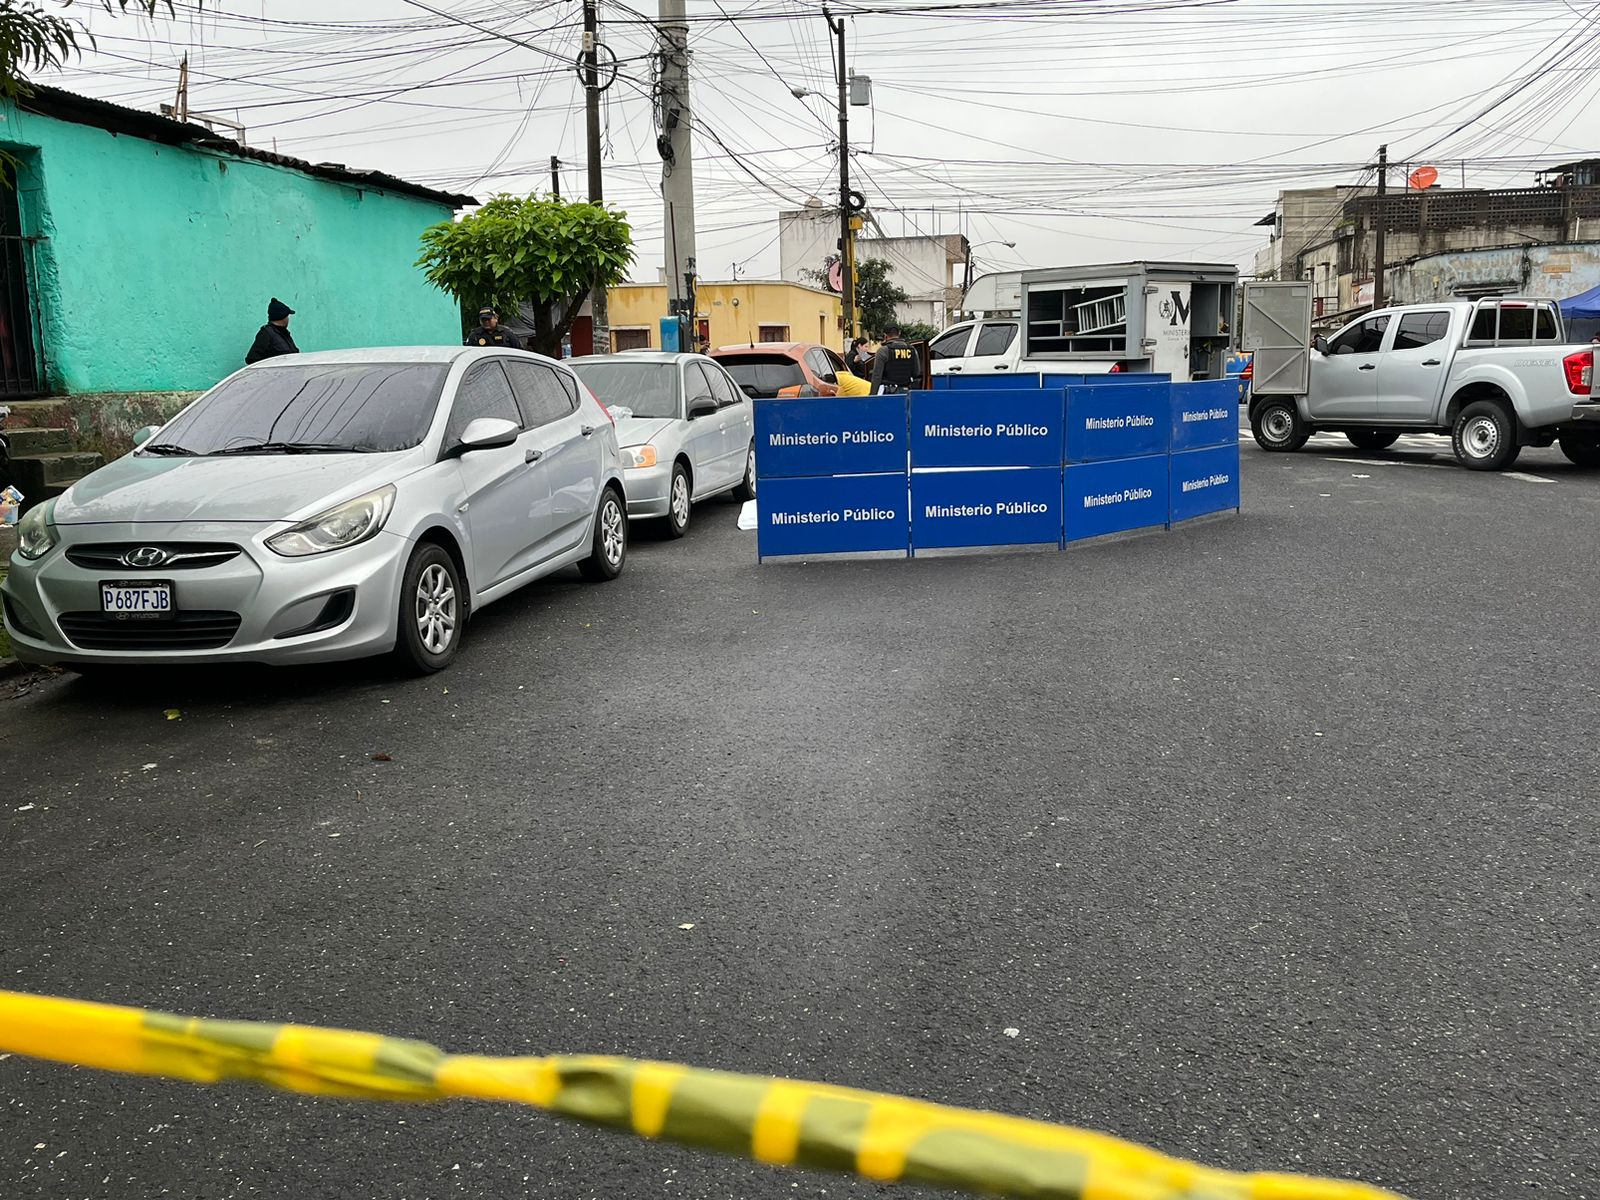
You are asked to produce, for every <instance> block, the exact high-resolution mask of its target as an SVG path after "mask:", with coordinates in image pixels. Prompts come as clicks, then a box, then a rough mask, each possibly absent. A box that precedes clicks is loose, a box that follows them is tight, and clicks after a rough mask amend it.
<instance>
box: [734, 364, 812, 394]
mask: <svg viewBox="0 0 1600 1200" xmlns="http://www.w3.org/2000/svg"><path fill="white" fill-rule="evenodd" d="M717 361H718V362H719V363H721V364H722V365H723V366H724V367H725V368H727V371H728V374H729V375H732V376H733V381H734V382H735V383H737V384H738V385H739V386H740V387H741V388H743V389H744V394H745V395H747V396H752V397H766V398H768V399H770V398H772V397H774V396H776V395H777V394H778V393H779V392H781V391H783V389H784V388H793V387H804V386H805V385H806V373H805V369H804V368H803V367H801V366H800V364H799V363H797V362H796V361H795V360H794V359H792V358H789V357H788V356H787V355H783V354H738V355H734V354H719V355H717Z"/></svg>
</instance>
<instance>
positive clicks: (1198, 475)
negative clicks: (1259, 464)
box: [1171, 441, 1239, 521]
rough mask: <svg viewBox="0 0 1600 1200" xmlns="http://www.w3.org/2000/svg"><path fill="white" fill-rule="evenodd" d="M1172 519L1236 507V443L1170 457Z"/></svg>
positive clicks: (1237, 492)
mask: <svg viewBox="0 0 1600 1200" xmlns="http://www.w3.org/2000/svg"><path fill="white" fill-rule="evenodd" d="M1171 495H1172V500H1171V510H1172V519H1173V520H1174V521H1187V520H1188V519H1189V518H1190V517H1199V516H1204V515H1205V514H1206V513H1214V512H1222V511H1223V510H1224V509H1229V508H1238V507H1239V443H1238V442H1237V441H1235V442H1234V443H1233V445H1231V446H1213V447H1212V448H1211V449H1209V450H1185V451H1183V452H1182V453H1179V454H1174V455H1173V456H1172V493H1171Z"/></svg>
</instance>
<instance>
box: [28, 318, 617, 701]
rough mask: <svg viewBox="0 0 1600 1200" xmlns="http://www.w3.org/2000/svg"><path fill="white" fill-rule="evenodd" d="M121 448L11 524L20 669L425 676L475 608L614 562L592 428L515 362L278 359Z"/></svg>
mask: <svg viewBox="0 0 1600 1200" xmlns="http://www.w3.org/2000/svg"><path fill="white" fill-rule="evenodd" d="M140 433H141V444H140V446H139V447H138V448H137V449H136V450H134V451H133V452H132V453H131V454H127V455H125V456H123V457H122V458H120V459H118V460H116V461H115V462H113V463H110V464H109V465H107V466H105V467H102V468H101V469H100V470H98V471H96V472H94V473H93V474H92V475H90V476H88V477H87V478H85V479H83V480H81V481H79V482H78V483H76V484H74V485H73V486H72V487H71V488H70V489H68V490H67V491H66V492H65V493H64V494H63V495H61V496H60V497H58V498H57V499H55V500H50V501H47V502H45V503H43V504H40V505H38V506H37V507H35V508H32V509H30V510H29V512H28V513H27V515H26V516H24V517H23V519H22V522H21V525H20V528H19V529H18V546H17V551H16V554H15V556H14V558H13V560H12V564H11V573H10V574H9V575H8V576H7V577H6V579H5V582H4V584H3V585H0V599H3V601H4V614H5V628H6V632H7V633H8V634H10V636H11V644H12V646H13V648H14V650H15V653H16V655H17V657H18V658H19V659H21V660H23V661H24V662H34V663H63V664H67V665H71V666H79V667H89V666H93V665H96V664H128V663H180V662H263V663H298V662H308V661H314V660H327V659H347V658H359V657H363V656H366V655H375V654H382V653H385V652H388V651H394V652H395V653H396V656H397V657H398V658H399V659H400V660H401V661H402V663H403V664H404V665H406V666H407V667H409V668H411V669H413V670H416V671H419V672H429V671H437V670H439V669H440V668H442V667H444V666H446V665H448V663H449V662H450V660H451V659H452V658H454V657H455V654H456V651H457V650H458V649H459V647H460V645H461V637H462V633H463V630H464V628H465V626H466V623H467V619H468V617H469V616H471V615H472V614H473V613H474V612H476V611H477V610H478V609H479V608H481V607H483V606H484V605H485V604H488V603H490V602H491V601H494V600H498V599H499V598H500V597H502V596H504V595H506V594H508V593H509V592H511V591H514V590H515V589H517V588H519V587H521V586H522V585H523V584H525V583H529V582H531V581H533V580H535V579H538V578H539V577H541V576H543V575H548V574H549V573H550V572H552V571H555V570H559V569H560V568H562V567H565V566H569V565H572V564H576V565H577V566H578V567H579V568H580V569H581V570H582V572H583V574H584V575H585V576H587V577H588V578H590V579H594V580H605V579H612V578H615V577H616V576H617V575H618V574H619V573H620V572H621V571H622V567H623V563H624V560H625V557H626V553H627V518H626V511H625V504H626V500H625V493H624V492H623V490H622V464H621V459H620V456H619V454H618V448H617V435H616V429H615V426H614V424H613V422H612V420H611V417H610V415H609V414H608V413H607V412H606V411H605V409H604V408H602V407H601V406H600V404H599V403H598V402H597V401H596V400H595V399H594V397H593V396H592V395H591V394H590V393H589V391H588V389H587V388H585V387H583V386H582V385H581V384H580V383H579V382H578V381H577V379H575V378H574V377H573V376H572V374H571V373H570V372H569V371H567V370H566V369H565V368H563V367H562V366H560V365H559V364H557V363H554V362H552V361H550V360H549V359H546V358H543V357H540V356H539V355H535V354H528V353H525V352H522V351H506V350H480V349H476V348H471V349H468V348H465V347H460V348H457V347H449V348H435V347H422V348H417V349H383V350H344V351H336V352H331V353H323V354H298V355H293V356H284V357H281V358H274V359H271V360H268V361H266V362H262V363H257V364H256V365H255V366H252V367H246V368H245V369H244V370H242V371H238V372H236V373H235V374H233V375H230V376H229V377H228V378H227V379H224V380H223V381H222V382H221V383H219V384H218V385H217V386H216V387H214V388H212V389H211V390H210V391H209V392H207V393H206V394H205V395H204V396H201V397H200V398H199V399H198V400H196V401H195V402H194V403H193V404H191V405H190V406H189V407H188V408H186V409H184V410H183V412H181V413H180V414H178V416H176V417H175V418H173V419H172V420H171V421H170V422H168V423H167V425H165V426H164V427H162V428H161V429H159V430H141V431H140Z"/></svg>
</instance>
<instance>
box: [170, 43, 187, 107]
mask: <svg viewBox="0 0 1600 1200" xmlns="http://www.w3.org/2000/svg"><path fill="white" fill-rule="evenodd" d="M172 115H173V116H174V117H175V118H176V119H178V120H179V121H188V119H189V55H188V52H187V51H185V53H184V56H183V61H182V62H180V63H179V64H178V94H177V96H176V97H174V98H173V102H172Z"/></svg>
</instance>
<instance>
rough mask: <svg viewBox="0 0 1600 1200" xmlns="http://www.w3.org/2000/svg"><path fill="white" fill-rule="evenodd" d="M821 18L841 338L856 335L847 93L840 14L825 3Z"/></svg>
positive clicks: (842, 27) (853, 231)
mask: <svg viewBox="0 0 1600 1200" xmlns="http://www.w3.org/2000/svg"><path fill="white" fill-rule="evenodd" d="M822 17H823V20H825V21H827V22H828V28H829V30H830V31H832V33H833V35H834V37H835V38H837V39H838V41H839V66H838V72H839V301H840V304H841V306H842V308H843V312H844V338H843V341H844V342H845V343H848V342H849V340H850V339H851V338H852V337H854V336H855V335H856V322H857V318H856V238H855V228H854V220H853V218H854V214H853V213H852V212H851V204H850V97H849V94H848V92H847V90H846V89H847V88H848V87H849V78H848V75H847V73H846V68H845V57H844V18H843V17H840V18H839V19H838V20H834V17H833V14H832V13H831V12H829V11H828V9H827V8H826V7H824V8H823V10H822Z"/></svg>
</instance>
